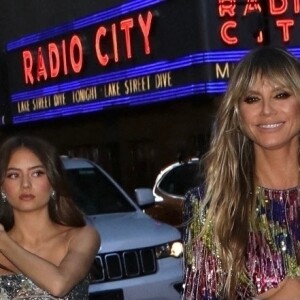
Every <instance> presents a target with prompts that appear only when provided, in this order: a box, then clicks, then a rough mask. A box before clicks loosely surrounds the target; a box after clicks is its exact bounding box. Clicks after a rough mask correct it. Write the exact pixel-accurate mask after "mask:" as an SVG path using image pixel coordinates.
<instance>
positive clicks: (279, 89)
mask: <svg viewBox="0 0 300 300" xmlns="http://www.w3.org/2000/svg"><path fill="white" fill-rule="evenodd" d="M299 131H300V64H299V62H298V60H297V59H296V58H295V57H294V56H293V55H291V54H290V53H289V52H288V51H286V50H284V49H281V48H274V47H260V48H257V49H255V50H253V51H252V52H250V53H249V54H247V55H246V57H245V58H244V59H242V61H241V62H240V63H239V64H238V65H237V67H236V68H235V71H234V74H233V76H232V77H231V80H230V83H229V86H228V89H227V92H226V93H225V95H224V97H223V99H222V101H221V103H220V107H219V109H218V112H217V116H216V121H215V124H214V130H213V133H212V139H211V144H210V148H209V151H208V152H207V154H206V155H205V157H204V159H203V164H204V169H205V178H206V180H205V183H204V185H203V187H202V188H197V189H194V190H192V191H190V192H189V193H188V194H187V198H186V202H185V208H184V215H185V218H186V220H187V227H186V232H185V266H186V268H185V290H184V296H183V299H187V300H188V299H189V300H192V299H194V300H202V299H203V300H204V299H205V300H213V299H229V300H233V299H268V300H299V299H300V277H299V276H300V184H299V180H300V178H299V146H300V145H299Z"/></svg>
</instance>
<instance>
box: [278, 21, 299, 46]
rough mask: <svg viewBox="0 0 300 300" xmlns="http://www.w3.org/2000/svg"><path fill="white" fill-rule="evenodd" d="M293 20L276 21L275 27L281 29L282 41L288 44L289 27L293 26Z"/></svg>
mask: <svg viewBox="0 0 300 300" xmlns="http://www.w3.org/2000/svg"><path fill="white" fill-rule="evenodd" d="M294 24H295V22H294V20H277V21H276V25H277V26H278V27H282V33H283V41H284V42H288V41H289V40H290V33H289V27H291V26H294Z"/></svg>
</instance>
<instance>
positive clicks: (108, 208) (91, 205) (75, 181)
mask: <svg viewBox="0 0 300 300" xmlns="http://www.w3.org/2000/svg"><path fill="white" fill-rule="evenodd" d="M66 172H67V176H68V178H69V182H70V185H71V191H72V192H73V198H74V201H75V202H76V204H77V205H78V207H79V208H80V209H81V210H82V211H83V212H84V213H85V214H87V215H96V214H108V213H120V212H130V211H135V208H134V206H133V205H132V204H131V203H130V202H129V201H128V200H127V199H126V197H125V196H124V195H123V194H122V192H121V191H120V190H119V189H118V188H117V187H116V186H115V185H114V184H113V183H112V182H111V181H110V180H109V178H108V177H106V176H105V174H103V173H102V172H101V171H100V170H98V169H97V168H83V169H68V170H66Z"/></svg>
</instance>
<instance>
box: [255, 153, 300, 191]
mask: <svg viewBox="0 0 300 300" xmlns="http://www.w3.org/2000/svg"><path fill="white" fill-rule="evenodd" d="M255 175H256V182H257V184H258V185H260V186H262V187H266V188H272V189H288V188H292V187H295V186H298V185H299V158H298V151H294V152H293V153H289V152H288V153H287V152H280V151H269V152H266V151H264V152H261V153H256V163H255Z"/></svg>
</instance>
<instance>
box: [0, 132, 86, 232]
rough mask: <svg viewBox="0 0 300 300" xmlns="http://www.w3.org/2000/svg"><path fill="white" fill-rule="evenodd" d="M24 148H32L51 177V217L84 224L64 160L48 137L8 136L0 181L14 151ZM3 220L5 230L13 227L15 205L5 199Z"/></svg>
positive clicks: (0, 210)
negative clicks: (67, 175)
mask: <svg viewBox="0 0 300 300" xmlns="http://www.w3.org/2000/svg"><path fill="white" fill-rule="evenodd" d="M20 148H25V149H28V150H30V151H32V152H33V153H34V154H35V155H36V156H37V157H38V158H39V160H40V161H41V163H42V164H43V166H44V167H45V170H46V174H47V177H48V180H49V182H50V184H51V186H52V188H53V190H54V191H55V193H56V196H55V198H52V197H51V198H50V201H49V205H48V208H49V216H50V219H51V220H52V221H54V222H55V223H58V224H62V225H66V226H73V227H81V226H84V225H85V224H86V223H85V220H84V215H83V213H82V212H81V211H80V210H79V209H78V208H77V206H76V205H75V203H74V202H73V200H72V198H71V195H70V192H69V186H68V184H67V181H66V174H65V170H64V168H63V164H62V161H61V159H60V157H59V154H58V152H57V150H56V148H55V147H54V146H53V145H52V144H50V143H49V142H47V141H46V140H44V139H42V138H39V137H35V136H28V135H17V136H13V137H9V138H8V139H6V140H5V141H4V142H3V144H2V145H1V147H0V182H1V185H2V184H3V182H4V179H5V176H6V172H7V168H8V164H9V161H10V159H11V156H12V154H13V153H14V152H15V151H16V150H18V149H20ZM0 202H1V204H0V223H1V224H3V226H4V228H5V230H10V229H11V228H12V227H13V225H14V215H13V210H12V207H11V206H10V205H9V204H8V203H7V202H4V201H0Z"/></svg>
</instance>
